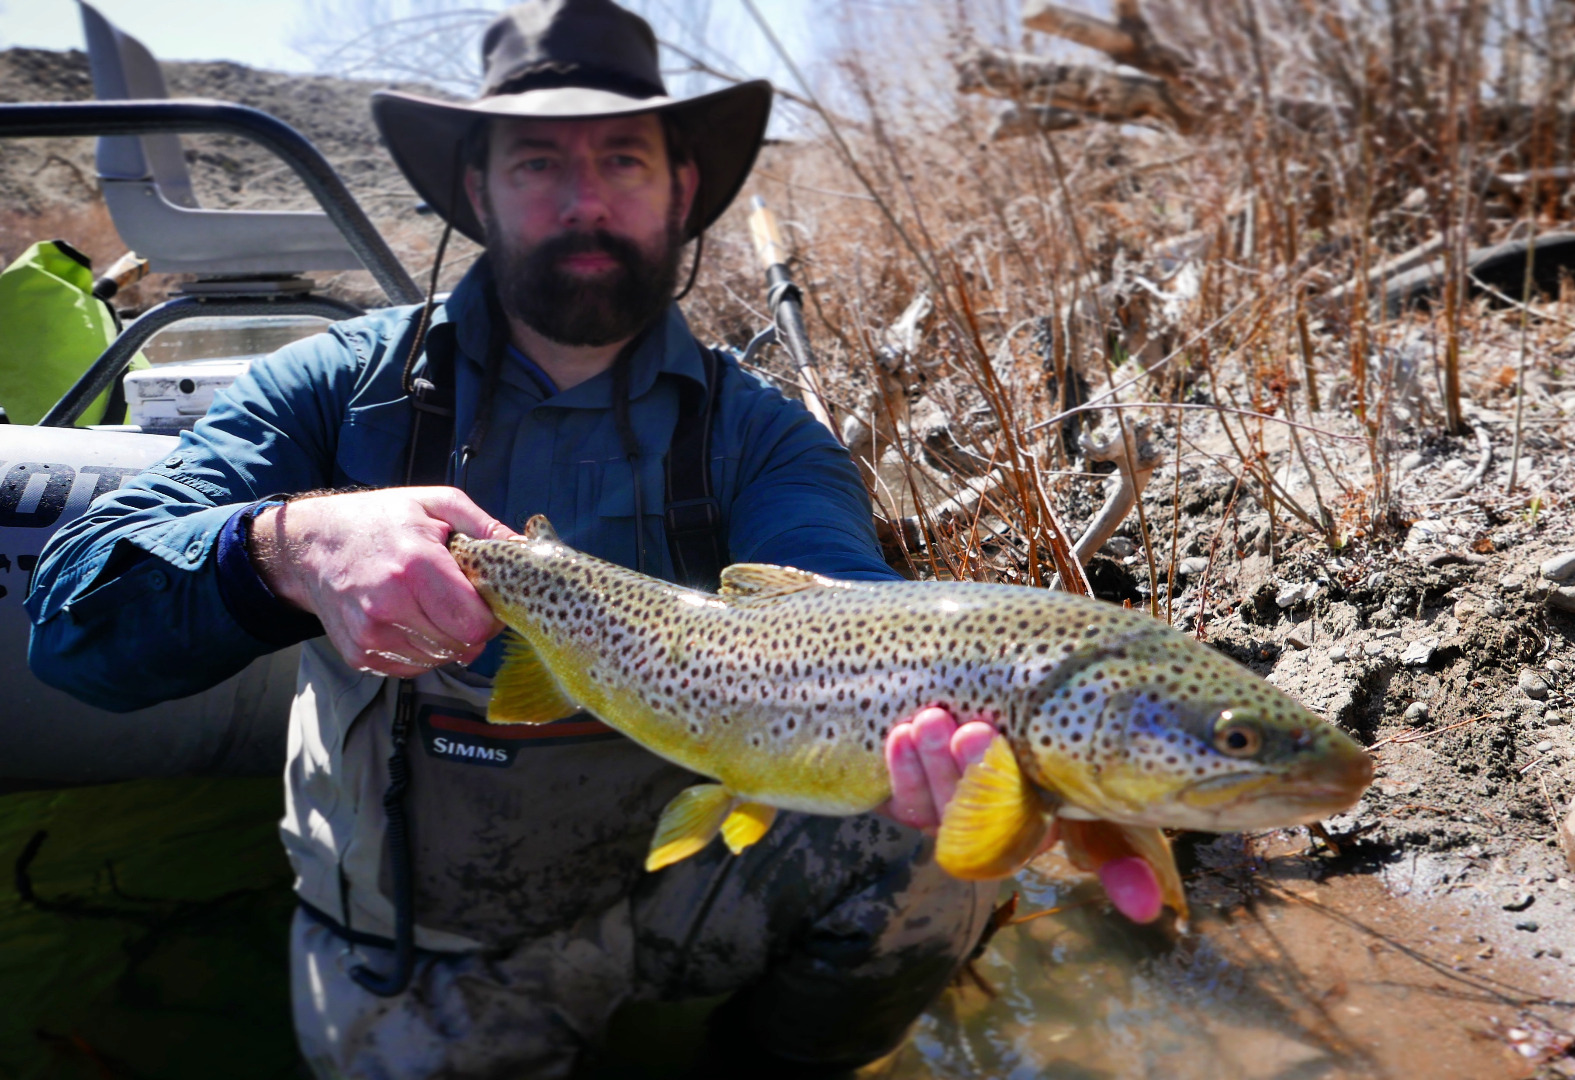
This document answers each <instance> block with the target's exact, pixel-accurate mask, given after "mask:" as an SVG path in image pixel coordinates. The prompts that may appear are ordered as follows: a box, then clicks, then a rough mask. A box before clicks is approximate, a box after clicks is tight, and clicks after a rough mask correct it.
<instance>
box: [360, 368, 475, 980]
mask: <svg viewBox="0 0 1575 1080" xmlns="http://www.w3.org/2000/svg"><path fill="white" fill-rule="evenodd" d="M412 347H414V346H412ZM410 404H411V407H412V408H413V409H414V413H415V415H414V416H413V417H412V419H411V421H410V445H409V447H408V449H407V451H406V456H405V483H406V485H408V486H412V487H430V486H436V485H441V484H445V483H447V482H448V464H449V456H450V454H451V453H452V452H453V446H454V353H453V349H452V348H446V349H430V348H429V349H428V350H427V362H426V368H425V370H424V371H423V373H422V375H421V376H420V377H417V378H415V379H414V380H412V382H411V394H410ZM415 707H416V684H415V681H414V680H412V679H400V680H399V690H398V698H397V700H396V702H395V705H394V723H393V726H392V727H391V728H390V730H389V742H390V744H391V746H392V750H391V752H390V753H389V756H388V787H387V788H385V789H384V791H383V817H384V819H385V820H386V821H387V822H388V832H387V841H388V868H389V877H390V879H391V884H392V886H393V890H394V895H393V902H394V968H393V970H392V971H390V972H389V973H388V974H386V975H379V974H378V973H377V972H375V971H373V970H372V969H371V968H369V967H367V966H366V965H365V964H359V965H357V966H356V967H353V968H351V969H350V977H351V978H352V979H354V980H355V981H356V982H357V983H358V984H359V985H360V986H361V988H362V989H364V990H367V991H368V992H370V993H373V994H376V995H377V996H379V997H394V996H395V995H397V994H402V993H404V992H405V988H406V987H408V986H409V985H410V976H411V974H412V973H413V972H414V970H415V963H416V920H415V911H414V908H415V896H414V887H413V886H414V882H413V881H412V875H411V865H410V864H411V851H410V821H409V818H408V817H407V816H406V814H405V791H406V789H407V788H408V787H409V786H410V759H409V757H408V752H409V751H408V744H409V742H410V729H411V728H412V727H413V726H414V725H415V717H414V715H413V714H414V713H415ZM346 925H347V926H348V921H347V923H346Z"/></svg>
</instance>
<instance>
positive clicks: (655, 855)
mask: <svg viewBox="0 0 1575 1080" xmlns="http://www.w3.org/2000/svg"><path fill="white" fill-rule="evenodd" d="M735 801H736V800H735V799H734V797H733V793H732V792H731V791H728V790H727V788H725V787H723V786H722V785H721V784H696V785H695V786H694V787H690V788H684V790H682V791H680V792H679V793H678V794H677V795H674V796H673V798H672V801H671V802H669V803H668V804H667V806H666V807H665V808H664V809H663V810H662V817H661V820H659V821H658V822H657V823H656V835H655V836H653V837H651V851H650V854H648V855H647V856H646V857H645V868H646V869H647V870H653V871H654V870H660V869H661V868H662V867H664V866H671V865H672V864H673V863H675V862H681V861H682V860H684V859H687V858H689V856H691V855H694V854H696V853H697V852H699V851H700V850H701V849H702V848H704V847H705V846H706V845H707V844H709V843H710V842H711V841H712V840H713V839H714V838H715V837H716V834H717V833H718V832H720V831H721V829H722V823H723V822H724V821H726V820H727V817H728V815H729V814H730V813H731V812H732V810H733V804H734V802H735ZM768 824H769V822H768ZM764 831H765V830H764V829H762V830H761V832H764ZM756 839H759V838H758V837H756ZM751 842H753V841H751Z"/></svg>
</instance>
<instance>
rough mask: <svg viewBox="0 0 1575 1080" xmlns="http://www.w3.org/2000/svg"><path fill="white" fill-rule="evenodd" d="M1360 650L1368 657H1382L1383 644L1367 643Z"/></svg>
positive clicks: (1376, 642) (1379, 642)
mask: <svg viewBox="0 0 1575 1080" xmlns="http://www.w3.org/2000/svg"><path fill="white" fill-rule="evenodd" d="M1362 649H1363V651H1364V652H1366V653H1367V655H1368V656H1382V655H1383V654H1384V643H1383V642H1381V641H1369V642H1368V643H1367V644H1365V645H1363V646H1362Z"/></svg>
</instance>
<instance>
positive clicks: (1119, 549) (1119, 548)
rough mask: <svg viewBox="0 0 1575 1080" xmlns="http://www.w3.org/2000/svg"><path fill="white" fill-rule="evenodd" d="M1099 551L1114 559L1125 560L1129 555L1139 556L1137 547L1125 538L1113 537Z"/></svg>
mask: <svg viewBox="0 0 1575 1080" xmlns="http://www.w3.org/2000/svg"><path fill="white" fill-rule="evenodd" d="M1099 550H1100V551H1101V552H1103V553H1104V554H1106V555H1109V556H1112V557H1113V558H1117V559H1124V558H1126V557H1127V556H1128V555H1136V554H1137V545H1136V544H1134V543H1133V542H1132V541H1131V540H1128V539H1127V538H1126V537H1124V536H1112V537H1111V538H1110V539H1109V540H1106V541H1105V546H1104V547H1102V548H1100V549H1099Z"/></svg>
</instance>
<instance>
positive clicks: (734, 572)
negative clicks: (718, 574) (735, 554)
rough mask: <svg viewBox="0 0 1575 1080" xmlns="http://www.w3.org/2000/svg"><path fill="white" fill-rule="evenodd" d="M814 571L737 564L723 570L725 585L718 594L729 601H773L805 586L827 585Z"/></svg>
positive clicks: (816, 587)
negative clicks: (812, 572)
mask: <svg viewBox="0 0 1575 1080" xmlns="http://www.w3.org/2000/svg"><path fill="white" fill-rule="evenodd" d="M824 587H825V583H824V582H823V581H821V580H820V578H818V577H816V576H815V575H814V574H811V573H808V572H806V571H804V570H795V569H793V568H792V567H791V566H767V565H766V564H765V563H734V564H733V565H732V566H729V567H727V568H726V569H725V570H723V571H722V587H721V588H720V589H718V590H717V595H718V596H721V597H723V598H724V599H727V600H734V601H738V600H770V599H771V598H772V597H776V596H787V595H789V594H791V593H796V592H803V591H804V590H805V589H818V588H824Z"/></svg>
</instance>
